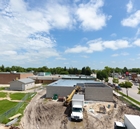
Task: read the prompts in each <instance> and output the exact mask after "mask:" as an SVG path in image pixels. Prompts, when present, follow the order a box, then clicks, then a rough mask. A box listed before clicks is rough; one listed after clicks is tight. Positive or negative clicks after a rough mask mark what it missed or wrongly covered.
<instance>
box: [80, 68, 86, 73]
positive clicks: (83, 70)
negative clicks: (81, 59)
mask: <svg viewBox="0 0 140 129" xmlns="http://www.w3.org/2000/svg"><path fill="white" fill-rule="evenodd" d="M81 74H84V75H85V74H86V68H85V67H83V68H82V71H81Z"/></svg>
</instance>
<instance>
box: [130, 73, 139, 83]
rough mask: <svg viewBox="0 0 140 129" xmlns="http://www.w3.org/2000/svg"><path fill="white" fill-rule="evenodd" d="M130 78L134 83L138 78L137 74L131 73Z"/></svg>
mask: <svg viewBox="0 0 140 129" xmlns="http://www.w3.org/2000/svg"><path fill="white" fill-rule="evenodd" d="M129 78H130V79H131V80H133V81H134V80H135V79H136V78H137V73H129Z"/></svg>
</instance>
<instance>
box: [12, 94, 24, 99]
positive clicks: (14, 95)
mask: <svg viewBox="0 0 140 129" xmlns="http://www.w3.org/2000/svg"><path fill="white" fill-rule="evenodd" d="M25 95H26V93H12V94H10V98H11V100H21V99H22V98H23V97H24V96H25Z"/></svg>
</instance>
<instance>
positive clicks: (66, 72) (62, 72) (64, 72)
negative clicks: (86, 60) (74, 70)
mask: <svg viewBox="0 0 140 129" xmlns="http://www.w3.org/2000/svg"><path fill="white" fill-rule="evenodd" d="M60 74H69V72H68V71H61V73H60Z"/></svg>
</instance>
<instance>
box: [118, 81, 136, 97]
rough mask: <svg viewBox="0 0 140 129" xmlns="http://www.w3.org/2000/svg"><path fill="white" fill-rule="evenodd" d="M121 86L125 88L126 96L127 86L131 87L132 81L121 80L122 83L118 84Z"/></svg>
mask: <svg viewBox="0 0 140 129" xmlns="http://www.w3.org/2000/svg"><path fill="white" fill-rule="evenodd" d="M119 85H120V86H121V87H123V88H126V94H127V96H128V89H129V88H132V85H133V84H132V83H131V82H129V81H125V82H122V83H120V84H119Z"/></svg>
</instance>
